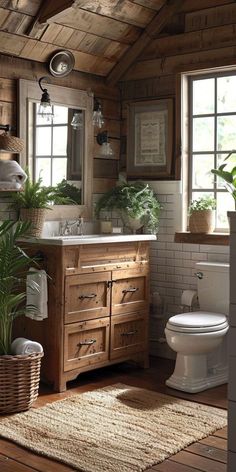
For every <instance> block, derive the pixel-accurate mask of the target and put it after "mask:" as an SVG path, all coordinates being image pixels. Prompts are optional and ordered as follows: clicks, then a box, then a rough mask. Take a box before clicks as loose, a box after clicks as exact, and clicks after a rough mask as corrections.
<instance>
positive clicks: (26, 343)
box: [11, 338, 43, 355]
mask: <svg viewBox="0 0 236 472" xmlns="http://www.w3.org/2000/svg"><path fill="white" fill-rule="evenodd" d="M34 352H36V353H37V352H43V348H42V346H41V344H39V343H37V342H36V341H30V340H29V339H26V338H16V339H14V341H13V342H12V343H11V353H12V354H13V355H19V354H24V355H26V354H33V353H34Z"/></svg>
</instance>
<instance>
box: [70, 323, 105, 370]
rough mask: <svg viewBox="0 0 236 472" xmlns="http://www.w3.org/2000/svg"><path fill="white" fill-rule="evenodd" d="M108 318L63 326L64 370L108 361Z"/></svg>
mask: <svg viewBox="0 0 236 472" xmlns="http://www.w3.org/2000/svg"><path fill="white" fill-rule="evenodd" d="M109 326H110V318H102V319H100V320H93V321H85V322H84V323H73V324H71V325H67V326H65V350H64V370H65V371H68V370H72V369H76V368H78V367H80V368H82V367H84V366H87V365H89V366H90V365H92V364H96V363H100V362H103V361H106V360H108V355H109V352H108V351H109Z"/></svg>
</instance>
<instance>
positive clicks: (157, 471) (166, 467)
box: [145, 459, 202, 472]
mask: <svg viewBox="0 0 236 472" xmlns="http://www.w3.org/2000/svg"><path fill="white" fill-rule="evenodd" d="M145 472H202V471H201V470H200V469H196V468H195V467H194V468H193V467H190V466H188V465H184V464H178V463H177V462H173V461H170V460H169V459H167V460H165V461H164V462H161V464H158V465H155V466H154V467H152V468H151V469H148V471H145Z"/></svg>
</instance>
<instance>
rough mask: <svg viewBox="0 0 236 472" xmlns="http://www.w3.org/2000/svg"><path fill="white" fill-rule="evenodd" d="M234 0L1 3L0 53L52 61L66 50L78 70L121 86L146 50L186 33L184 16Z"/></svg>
mask: <svg viewBox="0 0 236 472" xmlns="http://www.w3.org/2000/svg"><path fill="white" fill-rule="evenodd" d="M233 3H234V2H233V1H231V2H230V1H229V0H0V52H2V53H4V54H9V55H12V56H18V57H22V58H26V59H30V60H33V61H39V62H48V61H49V59H50V57H51V56H52V55H53V53H55V52H57V51H59V50H62V49H66V50H70V51H71V52H72V53H73V55H74V57H75V67H74V68H75V70H78V71H82V72H87V73H91V74H96V75H100V76H103V77H106V79H107V82H108V83H116V82H117V81H118V80H120V79H121V78H122V76H123V75H124V74H125V73H126V71H127V70H128V69H129V67H130V66H131V65H132V64H133V63H134V62H135V60H136V59H137V58H138V57H139V56H140V55H141V54H145V48H148V47H150V45H151V44H152V43H153V42H154V41H156V40H157V39H158V38H160V37H163V36H166V35H167V34H171V35H172V34H178V33H183V32H184V25H185V16H186V15H188V14H191V12H196V11H198V10H200V9H204V8H213V7H215V6H219V5H226V4H233Z"/></svg>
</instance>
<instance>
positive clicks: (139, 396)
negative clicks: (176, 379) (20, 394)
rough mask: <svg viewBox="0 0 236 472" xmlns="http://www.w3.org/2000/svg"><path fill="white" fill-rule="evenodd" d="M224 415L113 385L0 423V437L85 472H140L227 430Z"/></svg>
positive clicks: (120, 385)
mask: <svg viewBox="0 0 236 472" xmlns="http://www.w3.org/2000/svg"><path fill="white" fill-rule="evenodd" d="M226 415H227V413H226V411H224V410H221V409H219V408H213V407H208V406H205V405H200V404H198V403H193V402H190V401H185V400H180V399H177V398H174V397H171V396H168V395H162V394H159V393H156V392H153V391H150V390H145V389H141V388H136V387H131V386H128V385H124V384H115V385H111V386H109V387H105V388H101V389H99V390H94V391H92V392H86V393H82V394H77V395H75V396H72V397H69V398H66V399H65V400H59V401H57V402H55V403H52V404H49V405H46V406H44V407H42V408H38V409H31V410H29V411H28V412H25V413H18V414H15V415H13V416H10V417H8V418H2V419H0V435H1V436H3V437H4V438H8V439H11V440H13V441H15V442H16V443H18V444H20V445H22V446H25V447H26V448H28V449H31V450H32V451H35V452H36V453H38V454H41V455H45V456H47V457H50V458H53V459H56V460H58V461H61V462H64V463H66V464H68V465H70V466H72V467H74V468H75V469H78V470H79V471H85V472H141V471H144V470H145V469H146V468H148V467H151V466H153V465H155V464H157V463H159V462H162V461H163V460H164V459H166V458H167V457H169V456H171V455H172V454H175V453H176V452H178V451H180V450H181V449H183V448H184V447H186V446H188V445H189V444H191V443H192V442H194V441H197V440H199V439H202V438H204V437H206V436H208V435H209V434H211V433H213V432H215V431H216V430H217V429H219V428H222V427H224V426H226V423H227V419H226Z"/></svg>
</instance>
